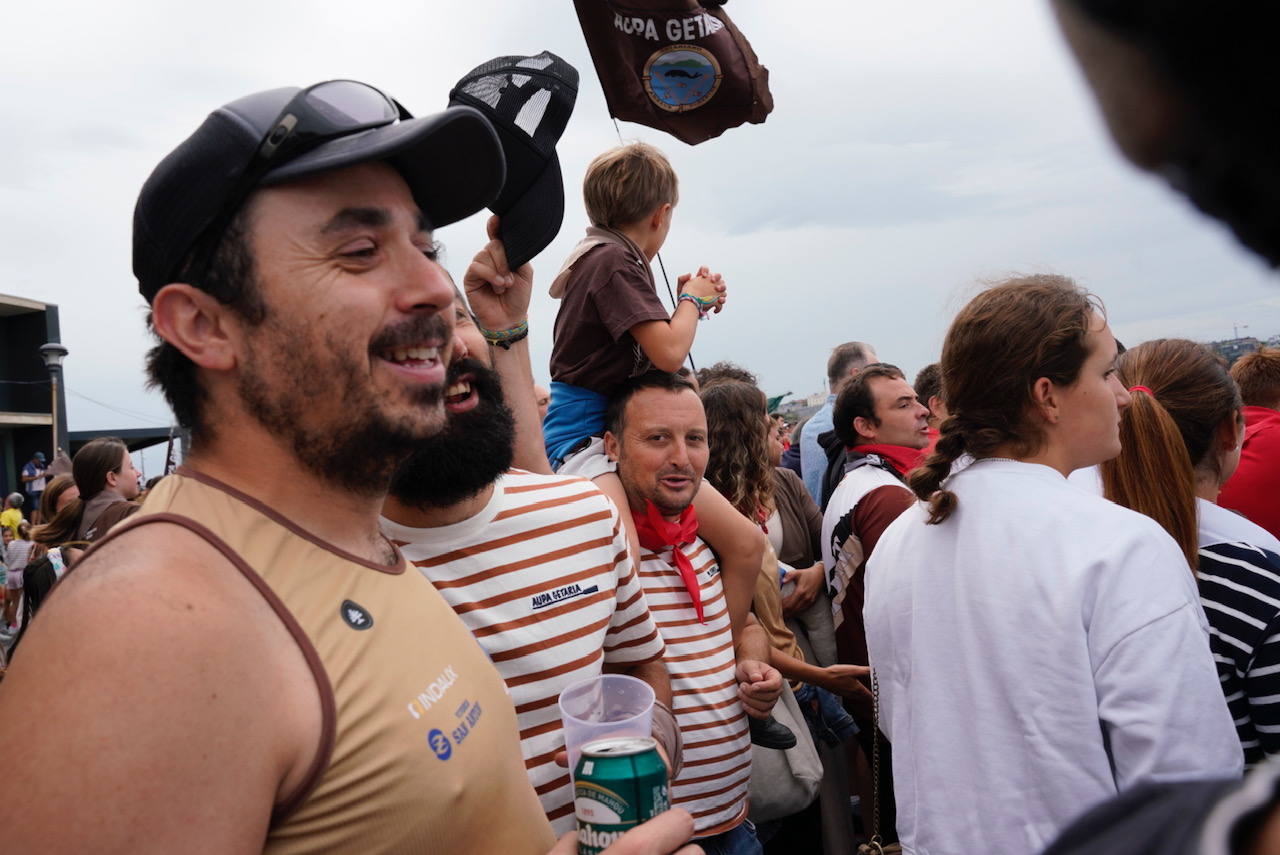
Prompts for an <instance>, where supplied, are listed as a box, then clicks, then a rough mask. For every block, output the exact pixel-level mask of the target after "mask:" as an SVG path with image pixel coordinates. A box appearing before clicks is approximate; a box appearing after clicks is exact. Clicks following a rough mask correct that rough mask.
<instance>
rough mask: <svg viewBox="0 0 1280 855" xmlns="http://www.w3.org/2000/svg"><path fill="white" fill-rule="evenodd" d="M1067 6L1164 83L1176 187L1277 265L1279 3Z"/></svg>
mask: <svg viewBox="0 0 1280 855" xmlns="http://www.w3.org/2000/svg"><path fill="white" fill-rule="evenodd" d="M1066 2H1068V3H1069V4H1070V5H1073V6H1075V7H1077V8H1079V9H1080V10H1082V11H1083V12H1084V14H1085V15H1086V17H1088V18H1090V19H1092V21H1093V22H1094V23H1096V24H1098V25H1100V26H1102V27H1103V28H1104V29H1106V30H1109V31H1110V32H1111V33H1112V34H1113V35H1115V36H1118V37H1119V38H1120V39H1121V40H1123V41H1125V42H1127V43H1128V44H1129V45H1130V46H1132V47H1133V48H1135V49H1136V50H1138V51H1139V52H1141V53H1142V54H1143V55H1144V56H1145V57H1147V58H1148V59H1149V60H1150V62H1151V63H1152V66H1153V67H1154V70H1155V72H1156V73H1157V74H1158V75H1161V76H1162V77H1164V78H1165V79H1166V80H1167V81H1168V89H1169V90H1170V94H1171V96H1172V97H1173V98H1174V99H1175V100H1176V102H1177V110H1178V113H1179V122H1178V124H1179V127H1177V128H1175V129H1174V130H1173V131H1172V132H1171V133H1170V136H1171V137H1172V140H1171V144H1170V146H1169V148H1170V149H1171V150H1170V151H1169V153H1168V160H1170V161H1171V163H1169V164H1166V167H1167V168H1168V171H1169V172H1170V173H1172V174H1173V176H1175V182H1174V183H1175V184H1176V186H1177V187H1178V189H1180V190H1181V191H1182V192H1184V193H1186V194H1187V196H1188V197H1189V198H1190V199H1191V201H1192V202H1193V203H1194V204H1195V205H1196V206H1197V207H1198V208H1200V209H1201V210H1202V211H1204V212H1205V213H1207V214H1209V215H1211V216H1214V217H1217V218H1219V219H1221V220H1224V221H1225V222H1226V223H1227V224H1228V225H1229V226H1230V227H1231V228H1232V230H1233V231H1234V232H1235V233H1236V236H1237V237H1238V238H1239V239H1240V241H1241V242H1243V243H1244V244H1245V245H1246V246H1248V247H1250V248H1251V249H1253V250H1254V251H1256V252H1259V253H1261V254H1262V255H1263V256H1265V257H1266V258H1267V259H1268V260H1270V262H1271V264H1272V265H1273V266H1274V265H1277V264H1280V218H1278V217H1277V216H1276V205H1277V200H1278V199H1280V159H1277V158H1276V156H1275V151H1276V145H1277V143H1278V142H1280V90H1277V88H1276V86H1275V85H1274V78H1275V74H1274V61H1273V59H1272V56H1273V54H1274V52H1275V45H1274V41H1275V32H1276V27H1277V25H1278V24H1280V9H1278V8H1277V7H1276V5H1275V4H1274V3H1265V2H1263V3H1260V2H1257V0H1222V2H1218V3H1215V4H1213V5H1212V6H1208V5H1205V4H1199V3H1180V2H1176V0H1147V2H1122V0H1066ZM1220 45H1230V49H1229V50H1226V49H1222V50H1219V49H1216V48H1217V46H1220ZM1207 51H1210V52H1212V55H1213V59H1212V61H1207V60H1206V52H1207Z"/></svg>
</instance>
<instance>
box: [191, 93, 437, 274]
mask: <svg viewBox="0 0 1280 855" xmlns="http://www.w3.org/2000/svg"><path fill="white" fill-rule="evenodd" d="M412 118H413V114H411V113H410V112H409V111H408V110H406V109H405V108H404V107H403V106H402V105H401V104H400V102H398V101H396V100H395V99H394V98H392V97H391V96H389V95H387V94H386V93H385V92H382V91H381V90H379V89H375V88H374V87H372V86H370V85H369V84H367V83H361V82H360V81H358V80H326V81H324V82H323V83H316V84H315V85H313V86H308V87H307V88H306V89H303V90H302V91H301V92H299V93H298V94H296V95H294V96H293V97H292V98H290V99H289V103H288V104H285V105H284V109H283V110H281V111H280V114H279V115H278V116H277V117H276V118H275V121H273V122H272V123H271V128H270V130H268V131H267V132H266V134H264V135H263V137H262V141H261V142H260V143H259V144H258V148H257V149H256V150H255V151H254V154H253V159H252V160H251V161H250V162H249V163H248V164H246V165H245V168H244V169H243V170H242V171H241V173H240V177H239V178H238V179H237V180H236V182H235V184H234V185H233V187H232V189H231V191H230V192H229V193H228V194H227V203H226V206H225V207H224V208H223V210H222V212H221V213H220V214H219V215H218V216H217V217H216V218H215V219H214V220H213V221H212V222H211V223H210V224H209V227H208V228H206V229H205V230H204V232H202V233H201V236H200V238H199V239H198V240H197V241H196V243H195V245H196V246H200V245H202V244H203V245H204V249H205V250H206V251H205V252H202V253H200V255H201V256H203V258H204V261H203V263H202V264H201V265H200V267H201V270H200V271H199V274H200V276H201V277H203V276H204V275H205V274H206V273H207V272H208V263H209V262H210V261H211V260H212V259H211V258H210V256H211V255H212V252H213V249H214V248H215V247H216V246H217V243H218V241H219V240H221V237H222V233H223V232H224V231H225V230H226V228H227V225H228V224H229V223H230V221H231V218H232V216H233V215H234V214H235V212H236V211H237V210H239V209H240V206H241V205H243V204H244V201H245V199H247V198H248V196H249V194H250V193H251V192H252V191H253V189H254V188H255V187H256V186H258V183H259V182H260V181H261V180H262V178H263V176H265V175H266V174H267V173H268V172H270V171H271V170H272V169H274V168H276V167H278V166H280V165H282V164H284V163H287V162H288V161H290V160H292V159H293V158H296V157H298V156H300V155H302V154H305V153H306V152H308V151H310V150H312V149H313V148H315V147H316V146H318V145H320V144H321V143H325V142H328V141H329V140H332V139H337V138H339V137H345V136H350V135H351V134H355V133H359V132H360V131H367V130H369V129H370V128H378V127H382V126H383V125H390V124H392V123H393V122H396V121H400V120H403V119H412Z"/></svg>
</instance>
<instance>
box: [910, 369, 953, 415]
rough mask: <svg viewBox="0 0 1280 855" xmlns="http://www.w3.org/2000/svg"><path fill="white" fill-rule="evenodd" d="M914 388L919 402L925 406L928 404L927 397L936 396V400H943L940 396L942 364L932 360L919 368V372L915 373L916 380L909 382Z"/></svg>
mask: <svg viewBox="0 0 1280 855" xmlns="http://www.w3.org/2000/svg"><path fill="white" fill-rule="evenodd" d="M911 387H912V388H913V389H915V390H916V397H917V398H919V399H920V403H922V404H924V405H925V406H926V407H927V406H929V399H930V398H932V397H934V396H935V395H936V396H937V398H938V400H940V401H945V400H946V398H943V397H942V366H941V365H940V364H939V363H937V362H934V363H932V364H930V365H926V366H925V367H924V368H921V369H920V373H919V374H917V375H916V382H914V383H912V384H911Z"/></svg>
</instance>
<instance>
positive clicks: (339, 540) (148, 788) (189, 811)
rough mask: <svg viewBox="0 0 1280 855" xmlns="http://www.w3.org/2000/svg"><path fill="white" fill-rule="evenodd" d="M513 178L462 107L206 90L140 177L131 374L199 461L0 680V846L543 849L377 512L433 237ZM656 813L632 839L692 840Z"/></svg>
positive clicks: (445, 618)
mask: <svg viewBox="0 0 1280 855" xmlns="http://www.w3.org/2000/svg"><path fill="white" fill-rule="evenodd" d="M504 174H505V164H504V161H503V156H502V149H501V146H500V144H499V141H498V138H497V136H496V135H495V133H494V130H493V128H492V126H491V125H490V124H489V122H488V121H487V120H486V119H484V117H483V116H481V115H480V114H479V113H477V112H476V111H474V110H472V109H470V108H466V107H457V108H450V109H449V110H447V111H445V112H443V113H440V114H437V115H434V116H429V117H424V118H419V119H414V118H412V117H411V116H410V114H409V113H408V112H407V111H405V109H404V108H403V107H402V106H401V105H399V104H398V103H397V102H395V101H393V100H392V99H390V98H389V97H388V96H386V95H385V94H383V93H382V92H380V91H378V90H377V89H374V88H373V87H370V86H367V85H365V84H362V83H358V82H355V81H327V82H325V83H321V84H317V85H315V86H312V87H309V88H307V89H304V90H299V89H297V88H293V87H290V88H283V89H274V90H269V91H266V92H259V93H256V94H253V95H249V96H246V97H244V98H240V99H238V100H236V101H233V102H231V103H230V104H227V105H224V106H223V107H221V108H219V109H218V110H215V111H214V112H213V113H212V114H210V116H209V117H208V118H207V119H206V120H205V122H204V124H202V125H201V126H200V128H199V129H197V130H196V131H195V133H193V134H192V135H191V136H190V137H188V138H187V139H186V140H185V141H184V142H183V143H182V144H180V145H179V146H178V148H177V149H176V150H174V151H173V152H172V153H170V154H169V155H168V156H167V157H166V158H165V159H164V160H163V161H162V162H161V163H160V165H159V166H158V167H157V168H156V169H155V171H154V172H153V173H152V174H151V176H150V178H148V180H147V182H146V184H145V185H144V187H143V189H142V193H141V195H140V196H139V199H138V204H137V207H136V210H135V215H134V256H133V266H134V272H135V274H136V275H137V277H138V281H139V286H140V290H141V292H142V294H143V296H144V297H145V298H146V299H147V300H148V302H149V303H150V305H151V316H150V322H151V326H152V328H153V330H154V331H155V333H156V335H157V336H158V338H159V339H160V343H159V344H158V345H157V346H156V347H155V348H154V349H153V350H152V352H151V353H150V355H149V357H148V370H149V373H150V376H151V380H152V382H153V383H154V384H155V385H157V386H159V387H160V389H161V390H162V391H163V392H164V393H165V396H166V398H167V399H168V401H169V404H170V406H171V407H172V408H173V410H174V414H175V416H176V417H177V419H178V421H179V422H180V423H181V424H182V425H184V426H186V427H187V428H189V429H190V432H191V437H192V444H191V451H190V454H189V455H188V457H187V460H186V463H185V465H184V466H183V467H182V468H181V469H179V470H178V472H177V473H176V474H174V475H171V476H169V477H167V478H165V480H164V481H162V482H161V483H160V484H159V485H158V486H157V487H156V489H155V490H154V491H153V492H152V494H151V495H150V496H149V497H148V500H147V503H146V506H145V507H144V508H143V509H142V510H141V511H140V512H138V513H137V514H135V515H134V516H132V517H131V518H129V519H128V520H126V521H125V522H123V523H121V524H120V525H118V526H116V527H115V528H113V529H112V531H111V532H110V533H109V534H108V535H107V536H106V537H105V538H103V539H102V540H101V541H99V542H98V544H97V545H96V546H95V547H94V549H93V550H92V551H91V552H90V553H89V554H88V555H87V556H86V557H85V558H84V559H83V560H82V561H80V562H79V563H78V564H77V565H76V566H75V567H74V568H73V569H72V570H71V571H69V572H68V573H67V575H65V576H64V577H63V579H62V581H61V582H60V583H59V586H58V593H57V595H56V596H53V597H51V598H50V600H49V602H48V604H47V605H46V606H45V607H44V608H43V609H42V611H41V613H40V620H39V621H38V622H36V623H34V624H33V626H32V630H31V632H30V633H29V637H28V640H27V641H26V643H25V644H24V646H23V656H22V657H21V659H20V660H19V661H18V662H17V663H16V665H15V667H14V668H12V669H10V670H9V673H8V677H7V680H6V682H5V686H4V691H3V692H0V757H3V758H4V763H5V775H4V778H3V781H2V782H0V801H2V802H3V803H4V804H5V805H6V807H7V808H8V809H9V810H10V811H11V813H12V815H14V816H21V817H22V821H21V822H17V823H7V824H6V825H5V840H4V846H5V851H6V852H126V851H127V852H137V853H143V852H147V853H151V852H154V853H162V852H164V853H167V852H178V851H191V850H192V849H198V850H199V851H202V852H218V853H252V852H269V853H302V852H307V853H348V852H361V853H365V852H368V853H373V852H377V853H385V855H393V854H394V855H399V853H404V855H409V853H421V852H451V853H475V855H482V853H493V852H502V853H524V854H525V855H541V853H545V852H547V851H548V850H549V849H551V847H552V846H553V841H554V838H553V836H552V833H551V829H550V827H549V825H548V824H547V821H546V818H545V816H544V815H543V813H542V810H541V806H540V805H539V803H538V799H537V796H536V794H535V793H534V791H533V788H532V787H530V786H529V782H528V779H527V778H526V776H525V774H524V766H523V763H521V761H520V753H519V752H520V748H519V741H518V738H517V729H516V718H515V712H514V710H513V709H512V708H511V705H510V701H509V699H508V698H507V695H506V692H505V687H504V686H503V684H502V681H501V679H500V678H499V676H498V674H497V672H496V671H495V670H494V668H493V666H492V664H491V663H490V662H489V660H488V659H487V657H486V656H485V655H484V653H483V651H481V650H480V648H479V647H478V646H477V645H476V644H475V642H474V640H473V639H472V637H471V635H470V634H469V633H468V632H467V631H466V628H465V627H464V626H463V625H462V623H461V622H460V621H458V619H457V617H456V616H455V615H454V613H453V611H452V609H450V608H449V605H448V604H447V603H446V602H445V601H444V599H443V598H441V597H440V596H439V594H438V593H437V592H436V591H435V589H434V588H433V587H432V586H431V585H430V584H429V583H428V582H427V581H426V580H425V579H423V578H422V576H421V575H420V574H418V573H415V572H412V571H411V570H410V568H409V567H408V565H407V562H405V560H404V557H403V556H402V555H401V554H400V552H399V551H398V550H397V549H396V548H395V547H394V546H393V545H392V544H391V543H389V542H388V541H387V540H386V538H385V537H383V536H382V534H381V533H380V532H379V530H378V514H379V511H380V509H381V506H382V501H383V497H384V495H385V492H386V487H387V485H388V484H389V483H390V480H391V475H392V473H393V472H394V470H395V468H396V466H397V464H399V463H400V461H401V460H403V459H404V458H405V457H407V456H408V454H409V452H410V451H411V450H412V449H413V448H414V447H415V446H416V445H417V444H418V443H421V442H423V441H424V440H427V439H429V438H430V437H431V436H433V435H434V434H436V433H437V432H439V431H440V430H441V429H442V428H443V427H444V424H445V412H444V407H443V404H442V400H443V393H444V388H443V385H444V380H445V372H446V366H447V365H448V362H449V359H448V356H449V347H450V344H451V342H452V338H453V315H452V312H453V288H452V285H451V283H450V282H449V279H448V277H447V276H446V275H445V273H444V270H443V269H442V268H441V267H440V265H439V264H438V263H437V262H436V260H435V259H436V245H435V243H434V240H433V229H436V228H439V227H441V226H444V225H447V224H449V223H451V222H454V221H456V220H459V219H461V218H463V217H466V216H468V215H470V214H472V213H474V212H476V211H478V210H479V209H480V208H482V207H484V206H485V205H486V204H489V203H490V202H492V200H493V199H495V198H496V197H497V195H498V193H499V190H500V188H501V187H502V185H503V181H504ZM334 494H341V495H342V496H343V497H344V500H343V501H342V502H341V503H337V502H334V501H332V496H333V495H334ZM30 722H38V723H39V726H38V727H34V728H33V727H28V726H27V724H28V723H30ZM463 725H465V727H464V726H463ZM68 805H74V812H75V816H74V821H68V815H67V806H68ZM668 816H669V817H671V818H670V819H669V820H666V821H664V820H662V819H659V820H657V821H655V823H656V824H657V825H658V827H659V831H671V832H673V833H674V834H675V835H676V837H675V839H671V838H670V837H664V838H663V839H662V840H661V841H656V840H654V839H653V838H650V839H649V840H648V841H647V842H648V843H649V844H650V845H648V846H645V845H640V846H639V847H638V848H640V849H641V850H642V851H645V852H657V851H660V850H661V851H667V850H669V849H670V848H673V846H672V845H667V844H675V843H676V842H677V841H679V840H682V839H684V838H682V837H680V836H679V834H680V833H681V831H682V828H681V827H680V826H681V825H682V823H683V834H684V835H685V836H686V837H687V833H688V832H687V829H688V817H687V816H686V817H684V818H683V819H682V818H681V817H680V816H679V815H678V814H677V815H668ZM649 828H650V829H652V828H654V825H653V824H651V825H649ZM644 833H645V831H644V830H641V834H642V835H643V834H644ZM631 840H636V838H634V837H633V838H631ZM636 842H637V843H644V842H645V841H639V840H637V841H636ZM574 846H575V841H573V840H571V839H570V838H566V839H565V840H564V841H562V842H561V844H559V845H557V846H556V847H555V849H554V850H553V851H554V852H555V853H556V855H562V853H568V852H572V851H573V848H574Z"/></svg>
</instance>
